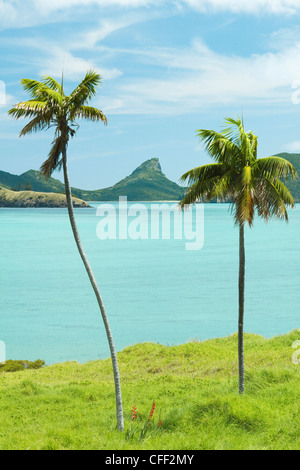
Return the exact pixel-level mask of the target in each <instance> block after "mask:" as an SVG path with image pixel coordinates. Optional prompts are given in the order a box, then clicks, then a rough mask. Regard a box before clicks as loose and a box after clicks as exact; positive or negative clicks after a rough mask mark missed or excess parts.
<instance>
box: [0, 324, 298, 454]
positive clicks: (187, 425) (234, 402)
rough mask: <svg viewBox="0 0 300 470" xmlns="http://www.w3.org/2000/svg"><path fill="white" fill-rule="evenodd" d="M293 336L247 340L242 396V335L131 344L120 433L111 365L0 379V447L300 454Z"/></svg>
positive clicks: (124, 367) (68, 366) (123, 356)
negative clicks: (134, 413) (176, 342)
mask: <svg viewBox="0 0 300 470" xmlns="http://www.w3.org/2000/svg"><path fill="white" fill-rule="evenodd" d="M297 340H300V330H296V331H293V332H291V333H289V334H287V335H284V336H278V337H276V338H272V339H269V340H266V339H265V338H263V337H260V336H256V335H246V336H245V354H246V392H245V395H244V396H239V395H238V378H237V336H236V335H233V336H230V337H227V338H222V339H215V340H209V341H205V342H194V343H187V344H184V345H181V346H176V347H166V346H162V345H159V344H152V343H145V344H137V345H135V346H131V347H128V348H126V349H125V350H123V351H122V352H120V353H119V355H118V358H119V364H120V372H121V378H122V392H123V406H124V417H125V431H124V433H120V432H118V431H117V430H116V420H115V399H114V384H113V378H112V370H111V362H110V359H107V360H103V361H93V362H89V363H86V364H78V363H75V362H72V363H64V364H55V365H52V366H49V367H45V368H43V369H40V370H25V371H22V372H14V373H0V396H1V402H0V403H1V406H0V423H1V425H0V449H1V450H9V449H110V450H120V449H136V450H137V449H151V450H163V449H167V450H179V449H184V450H187V449H189V450H196V449H298V450H299V449H300V400H299V396H300V365H295V364H293V362H292V354H293V353H295V349H293V348H292V344H293V342H294V341H297ZM153 401H155V404H156V408H155V412H154V415H153V418H152V421H151V423H150V424H147V421H148V417H149V413H150V410H151V407H152V403H153ZM134 403H136V407H137V416H136V419H135V420H134V422H133V423H132V415H131V413H132V406H133V404H134ZM159 421H161V423H162V424H161V426H160V427H159V426H158V423H159Z"/></svg>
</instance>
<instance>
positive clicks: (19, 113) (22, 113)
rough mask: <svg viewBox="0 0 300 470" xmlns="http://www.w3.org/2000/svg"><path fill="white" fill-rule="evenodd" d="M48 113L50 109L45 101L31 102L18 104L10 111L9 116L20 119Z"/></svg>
mask: <svg viewBox="0 0 300 470" xmlns="http://www.w3.org/2000/svg"><path fill="white" fill-rule="evenodd" d="M48 111H49V108H48V106H47V103H46V102H45V101H40V100H29V101H23V102H21V103H17V104H16V105H15V106H13V107H12V108H11V109H10V110H9V111H8V114H9V115H11V116H13V117H14V118H15V119H20V118H28V117H29V118H31V117H33V116H41V115H43V114H44V113H47V112H48Z"/></svg>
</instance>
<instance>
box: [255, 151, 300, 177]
mask: <svg viewBox="0 0 300 470" xmlns="http://www.w3.org/2000/svg"><path fill="white" fill-rule="evenodd" d="M256 168H257V169H258V170H259V171H260V172H261V173H262V174H263V175H264V176H266V177H272V178H287V177H289V176H290V177H291V178H292V179H295V178H296V177H297V171H296V169H295V168H294V166H293V165H292V164H291V163H290V162H289V161H288V160H285V159H284V158H281V157H276V156H274V157H266V158H260V159H258V160H257V161H256Z"/></svg>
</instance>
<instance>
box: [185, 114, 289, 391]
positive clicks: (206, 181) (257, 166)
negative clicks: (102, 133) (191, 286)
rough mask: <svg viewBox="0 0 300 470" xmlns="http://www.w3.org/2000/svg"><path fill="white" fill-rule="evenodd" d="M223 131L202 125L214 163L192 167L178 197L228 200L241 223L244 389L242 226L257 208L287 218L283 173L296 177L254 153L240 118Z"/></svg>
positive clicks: (280, 161) (279, 161)
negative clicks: (186, 187) (184, 186)
mask: <svg viewBox="0 0 300 470" xmlns="http://www.w3.org/2000/svg"><path fill="white" fill-rule="evenodd" d="M225 123H226V125H227V126H229V127H227V128H225V129H224V130H223V131H222V132H216V131H213V130H206V129H200V130H198V136H199V137H200V139H201V141H202V142H204V145H205V149H206V151H207V153H208V154H209V156H210V157H211V158H212V160H214V161H215V163H210V164H207V165H203V166H200V167H197V168H194V169H192V170H190V171H188V172H187V173H185V174H184V175H183V176H182V178H181V180H182V182H184V183H186V182H188V184H189V189H188V190H187V192H186V195H185V196H184V198H183V199H182V201H181V202H180V205H181V207H182V208H184V207H185V206H186V205H190V204H195V203H196V202H199V201H208V202H209V201H211V200H213V199H217V200H218V201H219V200H223V201H229V202H230V203H231V205H232V212H233V217H234V222H235V225H236V226H238V228H239V282H238V291H239V295H238V305H239V314H238V358H239V392H240V394H242V393H244V388H245V366H244V303H245V301H244V299H245V235H244V231H245V225H246V224H248V225H249V227H252V225H253V222H254V215H255V211H256V212H257V215H258V216H260V217H262V218H263V219H265V220H266V221H267V220H269V219H270V218H272V217H276V218H279V219H285V220H286V221H288V213H287V208H288V207H294V204H295V202H294V198H293V196H292V194H291V193H290V191H289V190H288V188H287V187H286V186H285V184H284V183H283V182H282V181H281V178H287V177H291V178H293V179H295V177H296V176H297V172H296V170H295V168H294V167H293V165H292V164H291V163H290V162H289V161H287V160H285V159H284V158H281V157H277V156H274V157H267V158H260V159H259V158H257V146H258V139H257V137H256V136H255V135H254V134H253V133H252V132H251V131H249V132H246V131H245V129H244V123H243V122H242V120H241V119H236V120H234V119H231V118H227V119H226V120H225Z"/></svg>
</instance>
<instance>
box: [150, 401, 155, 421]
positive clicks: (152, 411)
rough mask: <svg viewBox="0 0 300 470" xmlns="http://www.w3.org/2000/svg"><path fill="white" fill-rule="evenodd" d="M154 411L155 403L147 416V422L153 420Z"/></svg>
mask: <svg viewBox="0 0 300 470" xmlns="http://www.w3.org/2000/svg"><path fill="white" fill-rule="evenodd" d="M154 410H155V402H153V405H152V409H151V413H150V416H149V421H151V419H152V418H153V414H154Z"/></svg>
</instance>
